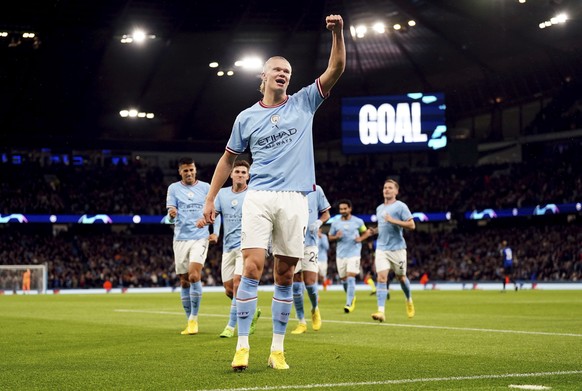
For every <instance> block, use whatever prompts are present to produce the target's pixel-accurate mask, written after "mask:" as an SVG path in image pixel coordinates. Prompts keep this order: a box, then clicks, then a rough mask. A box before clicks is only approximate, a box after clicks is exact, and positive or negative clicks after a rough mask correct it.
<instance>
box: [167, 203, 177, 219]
mask: <svg viewBox="0 0 582 391" xmlns="http://www.w3.org/2000/svg"><path fill="white" fill-rule="evenodd" d="M168 215H169V216H170V218H171V219H172V220H173V219H175V218H176V216H178V209H176V208H175V207H173V206H170V207H169V208H168Z"/></svg>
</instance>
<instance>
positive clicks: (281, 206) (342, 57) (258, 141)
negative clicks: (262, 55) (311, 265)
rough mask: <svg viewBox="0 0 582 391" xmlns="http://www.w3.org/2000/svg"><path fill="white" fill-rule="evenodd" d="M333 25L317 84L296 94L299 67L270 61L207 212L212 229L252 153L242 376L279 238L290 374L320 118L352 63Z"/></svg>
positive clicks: (337, 21)
mask: <svg viewBox="0 0 582 391" xmlns="http://www.w3.org/2000/svg"><path fill="white" fill-rule="evenodd" d="M325 21H326V27H327V29H328V30H330V31H331V35H332V44H331V53H330V58H329V62H328V66H327V69H326V70H325V71H324V72H323V74H322V75H321V76H320V77H319V78H318V79H317V80H315V82H314V83H312V84H311V85H309V86H307V87H305V88H303V89H301V90H300V91H299V92H297V93H296V94H294V95H288V94H287V87H288V86H289V81H290V79H291V71H292V69H291V65H290V64H289V62H288V61H287V60H286V59H285V58H283V57H279V56H277V57H271V58H270V59H268V60H267V62H266V63H265V65H264V66H263V72H262V73H261V86H260V87H259V90H260V91H261V93H262V94H263V98H262V99H261V101H259V102H258V103H256V104H255V105H253V106H252V107H250V108H248V109H246V110H244V111H243V112H241V113H240V114H239V115H238V116H237V118H236V120H235V123H234V126H233V130H232V133H231V136H230V139H229V141H228V143H227V146H226V151H225V152H224V154H223V156H222V157H221V158H220V160H219V162H218V164H217V166H216V170H215V172H214V176H213V178H212V182H211V186H210V191H209V193H208V196H207V198H206V204H205V205H204V217H205V219H206V223H212V222H213V221H214V199H215V197H216V194H217V193H218V190H219V189H220V187H221V186H222V185H223V184H224V182H225V181H226V179H227V178H228V175H229V174H230V171H231V169H232V165H233V163H234V161H235V160H236V157H237V155H239V154H241V153H242V152H244V151H245V150H246V149H247V148H249V149H250V152H251V155H252V157H253V164H252V166H251V179H250V182H249V190H248V193H247V195H246V197H245V202H244V205H243V216H242V237H241V246H242V252H243V259H244V271H243V276H242V278H241V283H240V286H239V289H238V291H237V296H236V298H237V317H238V327H239V330H238V341H237V347H236V353H235V356H234V359H233V361H232V364H231V366H232V368H233V369H234V370H235V371H236V370H244V369H246V368H247V367H248V365H249V364H248V361H249V351H250V345H249V337H248V335H249V329H250V324H251V321H252V316H251V315H252V314H254V312H255V309H256V307H257V292H258V284H259V279H260V278H261V275H262V273H263V267H264V263H265V252H266V249H267V247H268V243H269V239H270V238H271V237H272V248H273V254H274V256H275V263H274V278H275V291H274V293H273V301H272V306H271V308H272V314H273V339H272V344H271V354H270V356H269V359H268V365H269V366H270V367H272V368H275V369H288V368H289V365H287V362H286V360H285V354H284V352H283V351H284V347H283V342H284V338H285V330H286V329H287V323H288V321H289V314H290V312H291V307H292V305H293V304H292V303H293V294H292V283H293V274H294V269H295V265H296V264H297V261H298V260H299V259H300V258H302V257H303V240H304V232H305V231H304V230H305V229H306V228H307V219H308V212H307V197H306V194H307V193H310V192H312V191H315V168H314V166H315V164H314V159H313V135H312V123H313V116H314V115H315V111H316V110H317V108H318V107H319V106H320V105H321V103H322V102H323V101H324V99H325V98H326V97H327V96H328V95H329V93H330V91H331V89H332V87H333V86H334V85H335V84H336V82H337V81H338V80H339V78H340V76H341V75H342V73H343V71H344V68H345V62H346V54H345V44H344V36H343V19H342V18H341V16H339V15H329V16H327V17H326V20H325Z"/></svg>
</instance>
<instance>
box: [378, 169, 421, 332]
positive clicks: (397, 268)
mask: <svg viewBox="0 0 582 391" xmlns="http://www.w3.org/2000/svg"><path fill="white" fill-rule="evenodd" d="M399 188H400V186H399V185H398V183H397V182H396V181H395V180H393V179H386V181H385V182H384V187H383V189H382V195H383V196H384V203H382V204H380V205H379V206H378V207H377V208H376V216H377V217H378V227H377V228H370V229H369V232H370V234H371V235H376V234H377V235H378V240H377V241H376V261H375V266H376V274H377V276H378V288H377V296H376V297H377V301H378V311H376V312H374V313H373V314H372V319H374V320H377V321H379V322H384V320H386V316H385V314H384V312H385V304H386V297H387V294H388V286H387V283H388V274H389V272H390V269H392V270H393V271H394V273H395V275H396V279H398V281H399V282H400V286H401V287H402V291H403V292H404V295H405V296H406V314H407V315H408V317H409V318H412V317H414V313H415V312H414V304H413V303H412V294H411V292H410V281H409V280H408V277H406V241H405V240H404V236H403V234H402V233H403V231H404V229H409V230H414V229H416V224H415V223H414V220H413V218H412V213H410V210H409V209H408V206H407V205H406V204H405V203H404V202H402V201H399V200H397V199H396V196H397V195H398V190H399Z"/></svg>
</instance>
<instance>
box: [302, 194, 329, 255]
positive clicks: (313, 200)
mask: <svg viewBox="0 0 582 391" xmlns="http://www.w3.org/2000/svg"><path fill="white" fill-rule="evenodd" d="M307 207H308V208H309V220H308V223H307V227H311V225H312V224H313V223H315V221H316V220H317V219H318V218H319V215H320V214H322V213H323V212H325V211H326V210H329V209H330V208H331V205H330V204H329V201H328V200H327V198H326V197H325V193H324V192H323V189H322V188H321V186H319V185H317V186H316V187H315V191H314V192H311V193H309V194H308V195H307ZM316 245H317V231H316V232H311V230H310V229H307V232H305V246H316Z"/></svg>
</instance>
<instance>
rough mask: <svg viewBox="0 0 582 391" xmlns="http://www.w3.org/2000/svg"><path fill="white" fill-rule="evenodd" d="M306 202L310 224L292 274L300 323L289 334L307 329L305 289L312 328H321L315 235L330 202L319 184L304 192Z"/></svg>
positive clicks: (327, 215) (317, 329)
mask: <svg viewBox="0 0 582 391" xmlns="http://www.w3.org/2000/svg"><path fill="white" fill-rule="evenodd" d="M307 205H308V207H309V221H308V224H309V225H308V227H307V232H306V233H305V249H304V250H303V258H302V259H301V262H300V263H298V264H297V267H296V269H295V276H294V277H293V303H295V312H296V313H297V319H298V320H299V324H298V325H297V327H296V328H295V330H293V331H292V332H291V334H303V333H304V332H306V331H307V323H306V322H305V311H304V309H303V290H304V289H306V290H307V295H308V296H309V301H311V327H312V328H313V331H319V329H321V314H320V312H319V306H318V302H319V295H318V286H317V276H318V272H319V266H318V254H319V251H318V247H317V235H318V233H319V229H320V228H321V225H322V224H325V223H326V222H327V220H329V217H330V215H329V209H330V208H331V205H330V204H329V201H328V200H327V198H326V197H325V193H324V192H323V189H322V188H321V186H319V185H317V186H316V190H315V191H314V192H312V193H309V194H308V195H307Z"/></svg>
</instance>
